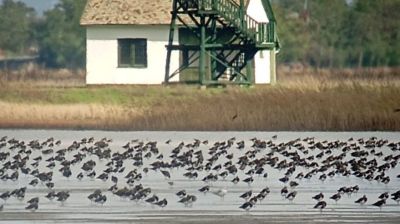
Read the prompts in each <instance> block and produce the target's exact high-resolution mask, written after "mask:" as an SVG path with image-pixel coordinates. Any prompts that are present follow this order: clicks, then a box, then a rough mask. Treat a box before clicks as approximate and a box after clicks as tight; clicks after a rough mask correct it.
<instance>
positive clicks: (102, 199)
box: [94, 195, 107, 205]
mask: <svg viewBox="0 0 400 224" xmlns="http://www.w3.org/2000/svg"><path fill="white" fill-rule="evenodd" d="M106 201H107V196H105V195H100V196H99V197H97V198H96V199H95V200H94V202H95V203H98V204H101V205H103V204H104V203H105V202H106Z"/></svg>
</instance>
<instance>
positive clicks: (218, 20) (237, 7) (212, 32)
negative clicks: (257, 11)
mask: <svg viewBox="0 0 400 224" xmlns="http://www.w3.org/2000/svg"><path fill="white" fill-rule="evenodd" d="M261 1H262V4H263V7H264V8H265V10H266V13H267V16H268V20H269V22H268V23H258V22H257V21H255V20H254V19H252V18H251V17H250V16H248V15H247V14H246V6H245V2H244V0H236V1H235V0H173V2H172V11H171V14H172V18H171V24H170V33H169V42H168V45H167V61H166V69H165V83H166V84H168V83H169V81H170V79H171V78H172V77H174V76H175V75H177V74H180V76H182V75H183V76H185V75H186V74H184V72H183V71H184V70H185V69H187V68H189V67H193V65H194V66H195V67H197V69H196V70H197V71H196V72H195V73H197V74H198V77H196V78H195V79H194V81H195V82H198V83H200V84H201V85H212V84H229V83H232V84H247V85H249V84H253V83H254V73H253V71H252V67H253V66H252V65H253V58H254V55H255V54H256V53H257V52H258V51H259V50H273V51H274V52H275V50H277V49H278V48H279V41H278V37H277V35H276V20H275V17H274V14H273V11H272V8H271V4H270V2H269V0H261ZM177 32H179V44H174V38H177V37H176V33H177ZM184 40H185V41H184ZM172 51H180V55H181V58H183V59H182V60H181V63H180V64H181V65H180V68H179V69H178V70H176V71H174V72H172V73H171V72H170V63H171V54H172ZM196 76H197V75H196ZM192 81H193V80H192Z"/></svg>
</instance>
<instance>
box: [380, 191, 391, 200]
mask: <svg viewBox="0 0 400 224" xmlns="http://www.w3.org/2000/svg"><path fill="white" fill-rule="evenodd" d="M388 198H389V192H384V193H382V194H381V195H379V199H383V200H386V199H388Z"/></svg>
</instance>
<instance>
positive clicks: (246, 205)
mask: <svg viewBox="0 0 400 224" xmlns="http://www.w3.org/2000/svg"><path fill="white" fill-rule="evenodd" d="M253 206H254V205H253V203H251V202H248V201H246V202H245V203H243V204H242V205H241V206H240V207H239V208H241V209H244V210H246V211H247V212H248V211H249V210H250V209H251V208H253Z"/></svg>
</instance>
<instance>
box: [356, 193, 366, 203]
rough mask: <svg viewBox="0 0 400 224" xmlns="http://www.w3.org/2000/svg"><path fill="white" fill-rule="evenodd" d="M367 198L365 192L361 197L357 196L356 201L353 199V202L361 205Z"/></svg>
mask: <svg viewBox="0 0 400 224" xmlns="http://www.w3.org/2000/svg"><path fill="white" fill-rule="evenodd" d="M367 200H368V198H367V196H365V194H364V196H362V197H361V198H359V199H358V200H357V201H355V202H354V203H357V204H360V205H363V204H365V203H366V202H367Z"/></svg>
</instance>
